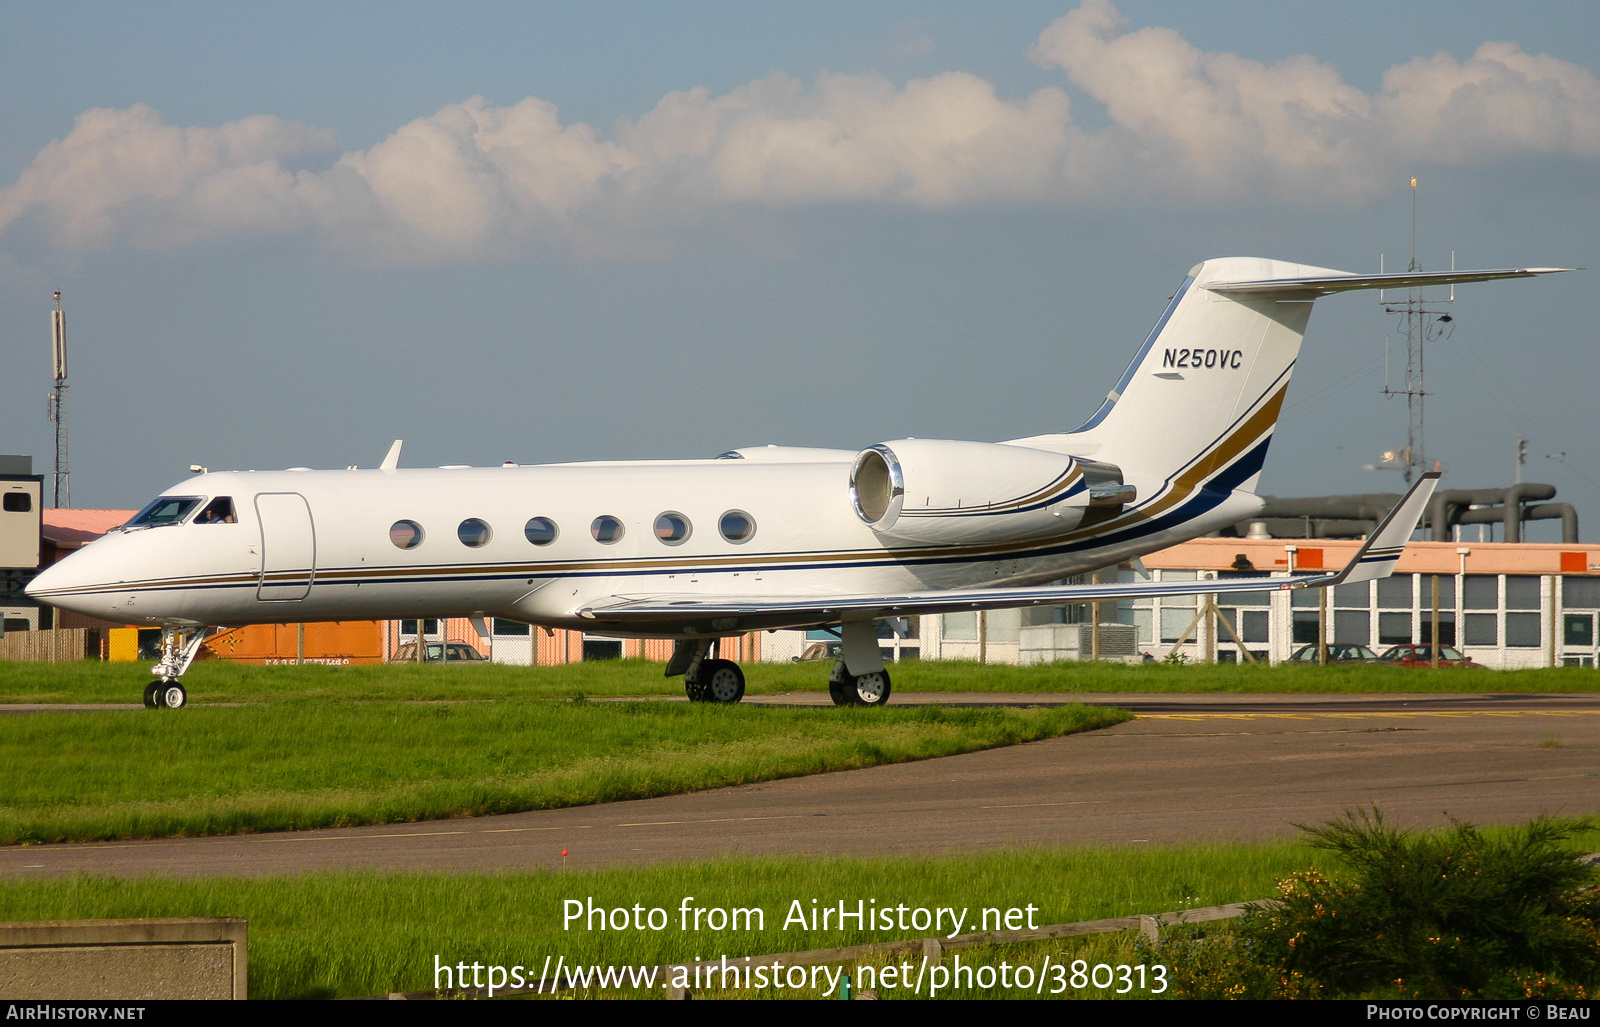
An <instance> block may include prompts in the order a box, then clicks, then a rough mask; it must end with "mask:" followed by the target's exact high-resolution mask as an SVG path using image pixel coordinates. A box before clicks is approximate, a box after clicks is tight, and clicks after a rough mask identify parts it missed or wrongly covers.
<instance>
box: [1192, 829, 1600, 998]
mask: <svg viewBox="0 0 1600 1027" xmlns="http://www.w3.org/2000/svg"><path fill="white" fill-rule="evenodd" d="M1592 826H1593V825H1592V824H1590V823H1588V822H1586V821H1576V820H1557V819H1553V818H1550V817H1539V818H1537V819H1535V820H1533V821H1531V822H1529V823H1527V824H1525V825H1523V826H1521V827H1518V828H1514V829H1509V830H1506V831H1503V832H1495V833H1492V834H1486V833H1484V832H1482V831H1479V830H1478V829H1477V828H1476V827H1473V826H1472V825H1470V824H1462V823H1457V824H1456V825H1455V826H1454V827H1453V828H1451V829H1449V830H1445V831H1437V832H1430V833H1424V834H1417V833H1413V832H1409V831H1403V830H1398V829H1395V828H1392V827H1390V826H1388V825H1387V824H1385V823H1384V820H1383V816H1382V814H1381V813H1379V812H1378V811H1376V810H1373V811H1371V812H1367V811H1358V812H1356V813H1353V814H1348V815H1346V816H1345V817H1344V818H1343V819H1341V820H1336V821H1333V822H1330V823H1328V824H1326V825H1323V826H1321V827H1316V828H1308V829H1307V833H1308V835H1309V836H1310V841H1311V844H1312V845H1314V846H1315V847H1317V848H1319V849H1323V850H1326V851H1328V852H1329V853H1331V854H1332V855H1333V856H1334V857H1335V858H1336V859H1337V860H1338V861H1339V862H1340V863H1341V864H1343V866H1344V867H1345V868H1346V869H1347V871H1348V873H1347V875H1346V876H1344V877H1341V878H1338V879H1333V878H1329V877H1327V876H1325V875H1323V874H1322V873H1320V872H1318V871H1315V870H1311V871H1307V872H1304V873H1299V874H1295V875H1293V876H1291V877H1289V878H1288V879H1286V880H1283V881H1280V882H1279V892H1280V894H1281V898H1280V899H1279V900H1278V901H1277V902H1276V903H1273V904H1270V905H1263V906H1262V907H1261V908H1258V909H1254V910H1252V911H1251V912H1250V913H1248V914H1246V916H1245V917H1243V918H1241V920H1240V921H1239V924H1238V927H1237V929H1236V931H1235V932H1234V935H1233V937H1232V938H1231V939H1229V938H1224V939H1211V940H1209V941H1198V942H1194V941H1191V942H1187V943H1185V942H1179V943H1177V944H1176V945H1175V946H1174V951H1173V952H1172V953H1171V955H1170V956H1169V959H1170V960H1171V961H1172V962H1173V964H1174V977H1175V978H1176V979H1177V980H1179V981H1180V982H1181V989H1182V993H1184V994H1186V995H1189V996H1192V997H1207V998H1291V997H1295V998H1311V997H1319V996H1320V997H1367V998H1372V997H1385V996H1392V997H1403V998H1495V999H1504V998H1532V997H1539V998H1543V997H1570V998H1588V997H1590V996H1592V995H1595V994H1596V993H1597V991H1600V989H1597V984H1600V934H1597V926H1600V897H1597V894H1596V891H1595V889H1594V885H1595V882H1596V874H1597V871H1596V869H1595V868H1593V867H1590V866H1588V865H1586V864H1585V863H1584V862H1583V861H1582V860H1581V859H1580V858H1579V854H1578V853H1577V852H1575V851H1573V849H1572V847H1571V846H1570V845H1569V844H1567V843H1568V842H1569V839H1571V838H1572V836H1573V835H1574V834H1575V833H1576V832H1578V831H1580V830H1584V829H1588V828H1591V827H1592Z"/></svg>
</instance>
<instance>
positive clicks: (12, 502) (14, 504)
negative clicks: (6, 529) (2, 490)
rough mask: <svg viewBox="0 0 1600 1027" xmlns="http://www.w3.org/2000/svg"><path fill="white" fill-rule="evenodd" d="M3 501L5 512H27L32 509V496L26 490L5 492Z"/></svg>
mask: <svg viewBox="0 0 1600 1027" xmlns="http://www.w3.org/2000/svg"><path fill="white" fill-rule="evenodd" d="M4 503H5V511H6V513H28V512H29V511H31V510H32V509H33V497H32V496H30V495H28V493H26V492H7V493H6V494H5V499H4Z"/></svg>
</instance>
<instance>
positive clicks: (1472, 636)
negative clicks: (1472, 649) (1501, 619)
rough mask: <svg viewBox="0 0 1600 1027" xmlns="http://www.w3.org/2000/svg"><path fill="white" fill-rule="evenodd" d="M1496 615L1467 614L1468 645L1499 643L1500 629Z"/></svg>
mask: <svg viewBox="0 0 1600 1027" xmlns="http://www.w3.org/2000/svg"><path fill="white" fill-rule="evenodd" d="M1495 621H1496V617H1495V615H1494V614H1492V613H1469V614H1467V623H1466V625H1465V626H1466V638H1465V639H1463V642H1464V643H1465V644H1466V645H1499V644H1500V630H1499V627H1500V626H1499V625H1498V624H1496V623H1495Z"/></svg>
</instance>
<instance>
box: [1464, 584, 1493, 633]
mask: <svg viewBox="0 0 1600 1027" xmlns="http://www.w3.org/2000/svg"><path fill="white" fill-rule="evenodd" d="M1461 605H1462V606H1463V607H1465V608H1466V609H1468V610H1498V609H1499V608H1500V578H1499V576H1498V575H1495V574H1468V575H1467V580H1466V583H1465V584H1464V585H1463V586H1462V588H1461ZM1469 633H1470V632H1469ZM1467 644H1468V645H1471V644H1472V643H1471V642H1468V643H1467Z"/></svg>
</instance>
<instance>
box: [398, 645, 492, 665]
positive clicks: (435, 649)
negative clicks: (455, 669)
mask: <svg viewBox="0 0 1600 1027" xmlns="http://www.w3.org/2000/svg"><path fill="white" fill-rule="evenodd" d="M422 658H423V659H424V660H426V661H427V662H429V663H437V662H439V661H441V660H442V661H444V662H445V663H488V662H489V658H488V657H487V656H485V655H483V654H482V653H480V652H478V650H477V649H475V648H473V647H472V646H470V645H468V644H467V643H465V642H450V643H448V647H447V646H446V645H445V644H444V643H440V642H429V643H428V645H427V648H425V649H424V650H423V652H422ZM389 662H390V663H416V662H417V643H415V642H406V643H404V644H403V645H401V646H400V648H398V649H396V650H395V651H394V656H393V657H392V658H391V659H390V660H389Z"/></svg>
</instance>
